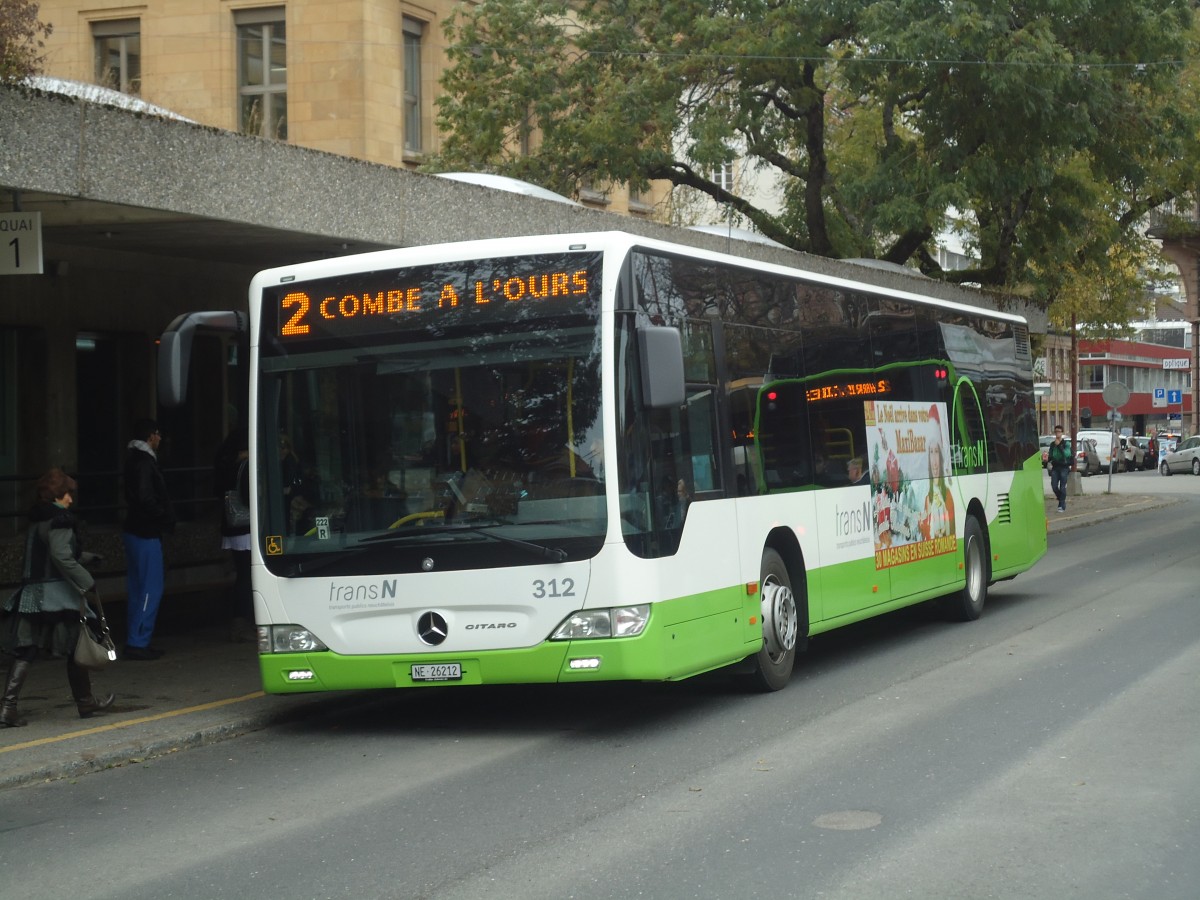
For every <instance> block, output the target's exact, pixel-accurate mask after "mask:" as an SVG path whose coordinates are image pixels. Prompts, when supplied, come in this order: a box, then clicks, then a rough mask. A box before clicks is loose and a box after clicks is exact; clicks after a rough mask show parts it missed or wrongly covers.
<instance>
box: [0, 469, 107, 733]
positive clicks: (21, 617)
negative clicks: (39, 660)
mask: <svg viewBox="0 0 1200 900" xmlns="http://www.w3.org/2000/svg"><path fill="white" fill-rule="evenodd" d="M77 489H78V485H77V484H76V483H75V479H73V478H71V477H70V476H69V475H67V473H66V472H64V471H63V470H62V469H51V470H50V471H49V472H47V473H46V474H45V475H43V476H42V477H41V478H39V479H38V482H37V502H36V503H35V504H34V506H33V509H31V510H30V511H29V531H28V532H27V534H26V538H25V565H24V568H23V569H22V576H21V588H20V589H19V590H18V591H16V593H14V594H13V595H12V596H11V597H9V598H8V599H7V600H6V601H5V603H4V607H3V612H4V627H3V633H2V639H0V644H3V647H4V650H5V651H6V652H7V653H11V654H12V662H11V663H10V664H9V667H8V676H7V677H6V678H5V680H4V698H3V700H2V701H0V728H19V727H21V726H22V725H25V724H26V721H25V720H24V719H22V718H21V716H20V715H19V713H18V712H17V702H18V701H19V699H20V696H21V688H23V687H24V686H25V678H26V676H28V674H29V668H30V666H32V665H33V661H34V659H35V658H36V657H37V655H38V651H39V650H49V651H51V652H53V653H55V654H56V655H58V656H65V657H66V658H67V682H68V683H69V684H70V685H71V695H72V696H73V697H74V698H75V706H76V708H77V709H78V710H79V717H80V718H81V719H89V718H91V717H92V716H93V715H95V714H96V713H98V712H104V711H105V710H107V709H108V708H109V707H110V706H112V703H113V695H112V694H108V695H107V696H104V697H101V698H97V697H95V696H94V695H93V694H92V681H91V677H90V676H89V675H88V671H87V669H85V668H83V667H82V666H80V665H78V664H77V663H76V662H75V642H76V641H77V640H78V639H79V629H80V628H81V627H82V625H81V624H80V621H79V615H80V608H81V606H82V608H83V610H84V611H85V612H86V614H87V617H88V618H89V619H95V618H96V614H95V613H94V612H93V611H92V610H91V608H89V607H88V606H87V605H86V604H84V603H83V594H84V592H85V591H89V590H91V588H92V586H93V585H94V584H95V579H93V578H92V573H91V572H89V571H88V570H87V569H86V568H84V566H83V561H84V560H86V559H88V558H89V557H92V558H95V557H94V555H93V554H85V553H84V552H83V545H82V542H81V541H80V538H79V523H78V520H77V519H76V518H75V515H74V513H72V512H71V506H72V505H73V504H74V502H75V491H76V490H77Z"/></svg>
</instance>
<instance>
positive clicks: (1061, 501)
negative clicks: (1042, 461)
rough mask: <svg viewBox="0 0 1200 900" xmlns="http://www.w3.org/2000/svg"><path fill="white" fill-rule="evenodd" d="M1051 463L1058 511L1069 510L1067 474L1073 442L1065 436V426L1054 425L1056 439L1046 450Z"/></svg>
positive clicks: (1047, 459)
mask: <svg viewBox="0 0 1200 900" xmlns="http://www.w3.org/2000/svg"><path fill="white" fill-rule="evenodd" d="M1046 461H1047V462H1048V463H1049V464H1050V490H1052V491H1054V496H1055V497H1057V498H1058V511H1059V512H1066V511H1067V475H1068V473H1070V471H1071V442H1070V441H1068V440H1066V439H1065V438H1064V437H1063V427H1062V426H1061V425H1055V426H1054V440H1053V441H1051V442H1050V448H1049V450H1047V451H1046Z"/></svg>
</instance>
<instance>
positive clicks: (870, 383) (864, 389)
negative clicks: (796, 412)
mask: <svg viewBox="0 0 1200 900" xmlns="http://www.w3.org/2000/svg"><path fill="white" fill-rule="evenodd" d="M891 392H892V383H891V382H890V381H888V380H887V379H886V378H871V379H865V380H863V381H840V382H836V383H834V384H823V385H821V386H820V387H813V388H808V389H807V390H806V391H805V392H804V396H805V399H806V400H808V402H809V403H817V402H819V401H821V400H842V399H845V398H846V397H875V396H878V395H880V394H890V393H891Z"/></svg>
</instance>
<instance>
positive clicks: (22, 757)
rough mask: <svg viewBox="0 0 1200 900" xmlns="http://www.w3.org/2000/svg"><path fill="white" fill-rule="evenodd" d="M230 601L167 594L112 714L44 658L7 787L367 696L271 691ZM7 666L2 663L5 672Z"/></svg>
mask: <svg viewBox="0 0 1200 900" xmlns="http://www.w3.org/2000/svg"><path fill="white" fill-rule="evenodd" d="M1174 502H1177V499H1176V498H1175V497H1172V496H1169V495H1134V494H1104V493H1102V492H1091V493H1085V494H1083V495H1081V496H1073V497H1070V498H1068V500H1067V511H1066V512H1065V513H1059V512H1057V511H1056V509H1055V507H1056V505H1057V504H1056V503H1055V501H1054V498H1053V497H1048V498H1047V501H1046V518H1047V521H1048V523H1049V529H1050V531H1051V533H1057V532H1061V531H1066V530H1068V529H1071V528H1078V527H1081V526H1085V525H1090V524H1093V523H1095V522H1098V521H1101V520H1103V519H1109V518H1115V517H1117V516H1123V515H1130V514H1133V513H1137V512H1141V511H1145V510H1150V509H1157V508H1160V507H1163V506H1167V505H1170V504H1172V503H1174ZM221 601H222V598H221V596H220V591H219V590H214V591H210V592H207V593H202V594H187V595H169V596H167V597H165V598H164V599H163V609H162V611H161V612H160V614H159V628H158V632H157V634H156V635H155V644H156V645H157V646H160V647H162V648H163V649H164V650H166V655H165V656H163V657H162V658H161V659H158V660H154V661H149V662H132V661H124V660H120V661H118V662H115V663H113V664H112V665H110V666H109V667H108V668H107V669H105V670H104V671H102V672H98V673H95V674H94V675H93V677H92V685H93V688H94V692H95V693H97V694H100V695H103V694H106V693H110V692H111V693H114V694H115V695H116V702H115V703H114V704H113V706H112V708H111V710H110V712H109V713H107V714H101V715H96V716H94V717H93V718H90V719H80V718H79V716H78V714H77V713H76V711H75V704H74V701H73V700H72V699H71V692H70V690H69V688H68V687H67V675H66V662H65V661H64V660H62V659H49V658H45V657H43V658H40V659H38V660H37V661H36V662H35V663H34V664H33V667H32V668H31V669H30V672H29V676H28V680H27V681H26V683H25V689H24V690H23V691H22V693H21V713H22V715H23V716H24V717H25V718H26V719H28V721H29V724H28V725H27V726H25V727H24V728H0V789H3V788H9V787H15V786H17V785H21V784H28V783H31V782H37V781H52V780H55V779H59V778H72V777H75V776H78V775H83V774H86V773H88V772H94V771H98V770H100V769H106V768H113V767H116V766H124V765H136V764H138V763H140V762H141V761H143V760H146V759H150V758H152V757H156V756H163V755H165V754H168V753H174V752H176V751H179V750H184V749H188V748H191V747H198V746H202V745H205V744H211V743H215V742H217V741H221V740H224V739H226V738H230V737H236V736H237V735H241V734H245V733H247V732H251V731H256V730H259V729H261V728H265V727H267V726H269V725H273V724H277V723H280V722H284V721H287V720H288V719H293V718H304V717H308V716H314V715H319V714H320V713H321V712H322V710H323V709H325V708H330V707H334V706H336V707H344V706H345V705H347V703H353V702H356V701H358V700H362V699H363V698H364V696H366V694H358V695H353V694H351V695H347V694H344V693H329V694H291V695H281V696H273V695H266V694H264V693H263V691H262V684H261V681H260V680H259V672H258V656H257V650H256V647H255V645H253V644H249V643H232V642H231V641H230V640H229V631H228V628H227V627H224V626H218V625H214V624H211V621H212V616H211V615H209V613H210V611H212V610H219V609H222V608H223V606H224V604H223V603H222V602H221ZM110 606H118V607H119V604H110ZM106 612H107V613H108V618H109V621H110V624H112V625H113V626H114V627H113V633H114V634H115V635H121V634H123V633H124V623H123V622H122V621H121V619H122V618H123V616H122V612H123V610H121V609H119V608H118V609H106ZM118 643H120V642H119V641H118ZM6 670H7V665H3V666H0V677H3V675H4V671H6Z"/></svg>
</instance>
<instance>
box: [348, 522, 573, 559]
mask: <svg viewBox="0 0 1200 900" xmlns="http://www.w3.org/2000/svg"><path fill="white" fill-rule="evenodd" d="M495 522H496V523H497V524H498V525H509V524H512V523H510V522H506V521H504V520H503V519H495ZM463 532H467V533H470V534H478V535H481V536H483V537H488V538H492V539H493V540H496V541H499V542H500V543H502V544H508V545H510V546H512V547H520V548H521V549H522V550H528V551H529V552H531V553H536V554H537V555H538V556H540V557H542V558H543V559H548V560H550V561H551V562H566V560H567V551H566V550H563V549H562V548H561V547H547V546H546V545H545V544H535V543H533V542H532V541H523V540H521V539H520V538H515V537H509V536H508V535H506V534H496V532H494V531H490V530H489V529H487V528H478V527H476V526H474V525H452V526H447V527H444V528H438V529H437V530H436V531H434V530H429V531H426V532H424V534H427V535H430V536H433V535H440V534H461V533H463ZM411 537H413V532H411V531H410V532H405V533H403V534H374V535H371V536H370V537H365V538H363V539H362V540H361V541H359V543H360V544H373V543H380V542H391V541H402V540H406V539H408V538H411Z"/></svg>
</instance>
